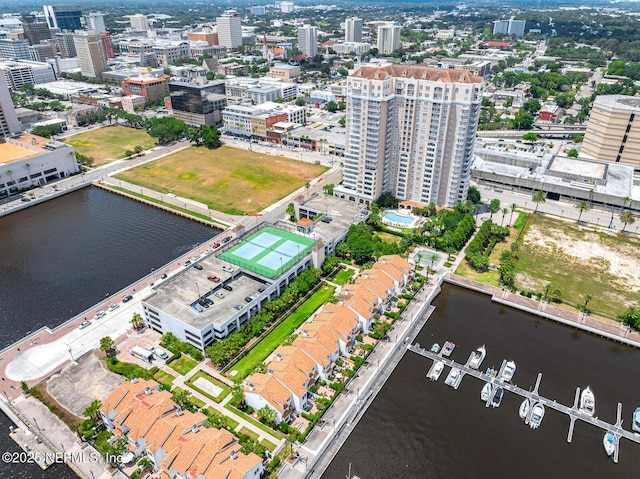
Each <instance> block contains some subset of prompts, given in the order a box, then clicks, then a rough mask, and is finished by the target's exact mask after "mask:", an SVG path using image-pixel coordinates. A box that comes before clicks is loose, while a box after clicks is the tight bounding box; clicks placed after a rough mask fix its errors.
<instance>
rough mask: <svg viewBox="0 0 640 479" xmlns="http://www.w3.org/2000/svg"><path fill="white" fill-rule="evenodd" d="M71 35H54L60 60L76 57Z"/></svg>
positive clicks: (66, 33)
mask: <svg viewBox="0 0 640 479" xmlns="http://www.w3.org/2000/svg"><path fill="white" fill-rule="evenodd" d="M73 35H74V34H73V33H71V32H61V33H56V40H57V42H58V50H59V51H60V56H61V57H62V58H74V57H76V56H77V53H76V44H75V43H74V42H73Z"/></svg>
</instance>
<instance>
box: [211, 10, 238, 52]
mask: <svg viewBox="0 0 640 479" xmlns="http://www.w3.org/2000/svg"><path fill="white" fill-rule="evenodd" d="M216 25H217V27H218V45H221V46H223V47H226V48H229V49H232V48H236V47H239V46H242V18H241V17H240V14H239V13H238V12H236V11H235V10H227V11H226V12H224V13H223V14H222V15H220V16H219V17H218V18H216Z"/></svg>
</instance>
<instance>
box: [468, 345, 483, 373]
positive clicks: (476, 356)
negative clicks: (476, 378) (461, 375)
mask: <svg viewBox="0 0 640 479" xmlns="http://www.w3.org/2000/svg"><path fill="white" fill-rule="evenodd" d="M486 355H487V350H486V348H485V347H484V344H483V345H482V346H480V347H479V348H478V349H476V350H475V351H474V352H472V353H471V357H470V358H469V367H470V368H472V369H478V368H479V367H480V365H481V364H482V361H484V357H485V356H486Z"/></svg>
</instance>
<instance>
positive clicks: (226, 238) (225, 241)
mask: <svg viewBox="0 0 640 479" xmlns="http://www.w3.org/2000/svg"><path fill="white" fill-rule="evenodd" d="M229 241H231V236H225V237H224V238H222V244H227V243H228V242H229Z"/></svg>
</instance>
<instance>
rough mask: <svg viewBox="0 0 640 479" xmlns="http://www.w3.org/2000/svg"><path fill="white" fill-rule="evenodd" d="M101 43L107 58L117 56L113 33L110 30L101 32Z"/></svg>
mask: <svg viewBox="0 0 640 479" xmlns="http://www.w3.org/2000/svg"><path fill="white" fill-rule="evenodd" d="M100 43H101V44H102V52H103V53H104V58H105V60H109V59H110V58H115V56H116V54H115V53H114V52H113V43H111V34H110V33H109V32H100Z"/></svg>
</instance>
